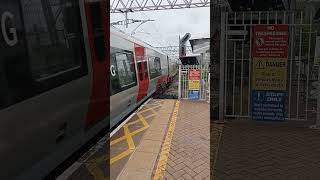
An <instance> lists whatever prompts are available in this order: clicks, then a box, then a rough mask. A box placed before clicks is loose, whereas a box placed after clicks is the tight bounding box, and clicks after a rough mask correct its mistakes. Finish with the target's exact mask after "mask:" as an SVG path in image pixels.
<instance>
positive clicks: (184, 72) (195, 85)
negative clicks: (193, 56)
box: [178, 64, 210, 101]
mask: <svg viewBox="0 0 320 180" xmlns="http://www.w3.org/2000/svg"><path fill="white" fill-rule="evenodd" d="M191 71H197V73H198V76H197V77H198V78H196V79H195V80H192V79H190V77H191V74H190V72H191ZM209 76H210V73H209V65H207V64H206V65H179V90H178V97H179V99H193V100H207V101H209V98H210V83H209V79H210V77H209ZM191 81H192V82H191Z"/></svg>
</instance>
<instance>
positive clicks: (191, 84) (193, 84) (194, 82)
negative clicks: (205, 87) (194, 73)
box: [188, 80, 200, 90]
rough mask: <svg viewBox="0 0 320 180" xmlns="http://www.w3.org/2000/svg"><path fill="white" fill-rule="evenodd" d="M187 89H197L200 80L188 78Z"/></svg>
mask: <svg viewBox="0 0 320 180" xmlns="http://www.w3.org/2000/svg"><path fill="white" fill-rule="evenodd" d="M188 86H189V90H199V89H200V81H199V80H189V81H188Z"/></svg>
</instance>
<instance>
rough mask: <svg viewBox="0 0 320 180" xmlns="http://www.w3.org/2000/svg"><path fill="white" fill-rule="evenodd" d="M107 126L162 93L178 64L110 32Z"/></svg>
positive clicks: (140, 44) (141, 44) (157, 51)
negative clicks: (151, 97)
mask: <svg viewBox="0 0 320 180" xmlns="http://www.w3.org/2000/svg"><path fill="white" fill-rule="evenodd" d="M110 48H111V50H110V53H111V54H110V57H111V59H110V60H111V64H110V71H111V76H110V82H111V84H110V87H111V97H110V98H111V99H110V111H111V122H110V126H111V127H114V126H115V125H117V124H118V123H119V122H120V121H121V120H122V119H123V118H124V117H125V116H126V115H128V113H130V112H131V111H132V110H134V109H135V108H136V107H137V106H139V105H140V104H141V103H142V102H144V100H146V99H147V98H148V97H150V96H151V95H152V94H153V93H155V92H156V91H158V90H159V89H164V88H165V87H166V85H167V84H168V83H170V82H171V81H172V79H173V77H174V76H175V75H176V74H177V70H178V69H177V61H176V60H175V59H172V58H169V56H168V55H166V54H164V53H162V52H161V51H159V50H158V49H156V48H153V47H152V46H150V45H148V44H147V43H144V42H142V41H139V40H137V39H135V38H132V37H130V36H128V35H125V34H123V33H121V32H119V31H118V30H117V29H114V28H112V27H111V29H110Z"/></svg>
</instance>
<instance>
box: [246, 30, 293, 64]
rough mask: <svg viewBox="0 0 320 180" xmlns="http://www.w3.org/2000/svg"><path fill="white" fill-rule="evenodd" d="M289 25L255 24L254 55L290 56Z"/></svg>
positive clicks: (259, 56) (267, 56)
mask: <svg viewBox="0 0 320 180" xmlns="http://www.w3.org/2000/svg"><path fill="white" fill-rule="evenodd" d="M288 33H289V31H288V25H256V26H254V36H253V38H254V39H253V47H252V50H253V51H252V53H253V54H252V57H254V58H263V57H264V58H270V57H272V58H288V37H289V35H288Z"/></svg>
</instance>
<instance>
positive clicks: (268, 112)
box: [252, 90, 287, 121]
mask: <svg viewBox="0 0 320 180" xmlns="http://www.w3.org/2000/svg"><path fill="white" fill-rule="evenodd" d="M286 99H287V93H286V92H283V91H256V90H253V91H252V118H253V119H254V120H258V121H259V120H261V121H284V120H285V118H286V116H287V113H286V107H285V104H286Z"/></svg>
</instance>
